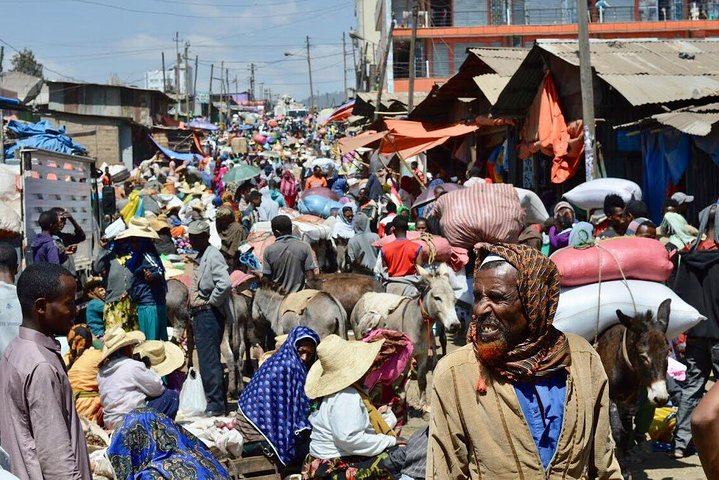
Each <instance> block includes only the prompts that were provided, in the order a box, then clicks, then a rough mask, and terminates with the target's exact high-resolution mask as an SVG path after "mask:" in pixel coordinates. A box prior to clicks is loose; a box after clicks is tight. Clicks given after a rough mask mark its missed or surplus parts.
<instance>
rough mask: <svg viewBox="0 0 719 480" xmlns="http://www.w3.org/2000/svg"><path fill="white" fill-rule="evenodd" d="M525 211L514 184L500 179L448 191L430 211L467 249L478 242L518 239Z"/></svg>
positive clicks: (454, 240)
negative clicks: (501, 181) (499, 180)
mask: <svg viewBox="0 0 719 480" xmlns="http://www.w3.org/2000/svg"><path fill="white" fill-rule="evenodd" d="M524 215H525V214H524V210H523V209H522V206H521V205H520V203H519V197H518V196H517V192H516V191H515V190H514V187H513V186H512V185H509V184H496V183H495V184H478V185H474V186H472V188H464V189H461V190H455V191H453V192H449V193H446V194H444V195H442V196H441V197H440V198H439V199H438V200H437V202H436V206H435V208H434V210H433V211H432V213H431V214H430V216H432V217H435V218H439V224H440V227H441V228H442V232H443V233H444V236H445V238H446V239H447V240H449V243H450V245H452V246H453V247H462V248H467V249H470V248H472V247H474V245H475V244H476V243H477V242H491V243H497V242H504V243H517V240H518V238H519V234H520V232H521V231H522V230H523V229H524Z"/></svg>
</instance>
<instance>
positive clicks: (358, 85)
mask: <svg viewBox="0 0 719 480" xmlns="http://www.w3.org/2000/svg"><path fill="white" fill-rule="evenodd" d="M355 43H356V40H355V39H352V65H353V66H354V69H355V95H356V94H357V92H359V91H360V79H359V78H360V77H359V69H358V68H357V54H356V53H355V50H356V49H357V48H356V47H357V46H356V45H355Z"/></svg>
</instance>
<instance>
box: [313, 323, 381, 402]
mask: <svg viewBox="0 0 719 480" xmlns="http://www.w3.org/2000/svg"><path fill="white" fill-rule="evenodd" d="M383 343H384V340H381V341H378V342H372V343H364V342H349V341H347V340H344V339H343V338H341V337H338V336H337V335H329V336H327V337H326V338H325V339H324V340H322V341H321V342H320V344H319V345H318V346H317V358H318V360H317V361H316V362H315V364H314V365H312V368H310V371H309V373H308V374H307V381H306V382H305V394H306V395H307V397H309V398H310V399H315V398H320V397H326V396H328V395H332V394H333V393H337V392H339V391H340V390H343V389H345V388H347V387H349V386H350V385H352V384H353V383H355V382H357V381H358V380H359V379H360V378H362V376H363V375H364V374H366V373H367V372H368V371H369V369H370V367H371V366H372V363H374V360H375V358H377V354H379V351H380V349H381V348H382V344H383Z"/></svg>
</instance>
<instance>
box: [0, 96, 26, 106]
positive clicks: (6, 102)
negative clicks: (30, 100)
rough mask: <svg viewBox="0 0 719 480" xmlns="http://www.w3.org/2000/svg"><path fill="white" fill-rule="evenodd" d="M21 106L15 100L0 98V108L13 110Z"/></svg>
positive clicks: (20, 103) (18, 101)
mask: <svg viewBox="0 0 719 480" xmlns="http://www.w3.org/2000/svg"><path fill="white" fill-rule="evenodd" d="M21 106H22V102H21V101H20V100H18V99H17V98H10V97H2V96H0V108H8V109H14V108H18V107H21Z"/></svg>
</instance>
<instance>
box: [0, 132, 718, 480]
mask: <svg viewBox="0 0 719 480" xmlns="http://www.w3.org/2000/svg"><path fill="white" fill-rule="evenodd" d="M341 134H342V132H340V131H338V128H337V127H335V126H330V127H320V126H315V125H312V124H311V123H310V122H297V121H293V120H291V119H284V120H280V121H277V120H267V121H265V120H261V119H260V121H259V122H258V123H257V124H255V125H251V126H250V125H246V124H245V123H244V122H242V119H236V120H235V121H234V122H232V123H231V125H230V126H228V128H227V129H224V130H217V131H214V132H210V133H208V134H207V135H206V143H205V145H204V148H205V151H206V155H204V156H198V158H196V159H195V160H191V161H185V162H181V161H178V160H174V159H172V158H167V157H165V156H164V155H162V154H160V153H158V154H157V155H156V156H155V157H154V158H152V159H149V160H147V161H145V162H143V163H142V164H141V165H139V166H138V167H137V168H136V169H134V170H133V171H132V172H124V173H123V174H120V173H118V172H116V173H111V170H110V169H109V168H107V169H105V170H104V171H103V172H101V175H100V176H99V178H98V183H99V186H100V191H101V193H102V195H103V201H102V202H101V205H102V210H103V211H102V214H101V216H102V235H101V238H100V239H99V245H98V246H97V248H96V251H95V252H93V253H94V255H93V257H94V258H93V259H92V262H91V267H90V269H91V271H92V274H93V275H92V276H90V277H86V276H84V275H80V271H79V270H78V266H77V264H76V263H77V262H76V259H77V257H78V245H79V244H82V243H83V242H85V241H86V239H87V238H88V237H90V235H89V232H84V231H83V229H82V227H81V226H80V225H79V224H78V222H77V221H76V220H75V219H74V218H73V215H72V212H69V211H67V210H65V209H63V208H53V209H50V210H48V211H45V212H42V213H41V214H40V215H39V217H38V218H37V223H38V225H39V228H40V233H39V234H37V235H36V236H35V237H34V239H32V241H31V242H30V245H29V248H28V249H27V251H28V256H27V258H26V263H27V266H26V267H25V268H24V269H23V270H22V272H21V273H20V274H19V276H18V269H19V266H20V265H19V263H20V262H19V258H18V255H17V252H16V250H15V249H14V248H12V247H10V246H9V245H7V244H3V243H0V297H1V298H2V299H3V300H5V301H4V302H0V303H2V304H3V305H5V306H4V307H3V308H5V314H4V316H3V319H2V321H1V322H0V354H1V355H2V359H1V360H0V410H2V412H3V415H1V416H0V446H2V450H3V458H2V459H0V460H1V463H0V465H1V466H2V468H3V469H4V472H0V478H6V477H7V478H13V477H11V476H9V475H10V474H12V475H14V476H15V477H18V478H21V479H40V478H48V479H64V478H68V479H89V478H92V475H93V470H94V468H95V465H94V463H95V460H94V458H93V462H92V465H91V461H90V453H89V452H90V448H89V447H88V443H87V432H88V427H87V424H88V423H93V424H96V425H97V426H98V427H102V428H103V429H104V430H105V431H108V432H112V436H111V437H110V438H111V440H110V442H109V445H108V446H107V449H106V452H105V454H104V457H105V458H106V459H108V460H109V462H110V464H111V465H112V469H113V471H114V475H115V476H116V478H121V479H126V478H128V479H129V478H168V479H175V478H176V479H180V478H182V479H185V478H231V477H230V473H229V471H228V470H227V468H226V467H227V465H226V464H223V463H221V462H220V461H219V460H218V459H217V458H216V457H215V455H214V453H213V452H211V450H210V448H208V447H207V446H206V445H204V444H203V442H202V441H201V440H200V439H198V438H196V436H195V435H193V434H192V433H190V432H189V431H188V430H187V429H186V428H184V427H183V423H182V416H183V396H184V395H185V392H186V391H189V388H186V387H187V386H188V385H189V384H190V383H191V382H192V378H193V377H192V375H196V374H197V373H199V378H201V386H202V388H201V392H202V393H203V394H204V395H201V396H202V397H203V398H202V400H203V402H204V403H203V406H204V405H206V406H205V407H204V411H203V412H195V413H196V414H201V415H205V416H207V417H212V418H215V417H223V418H226V417H231V418H232V420H231V422H230V423H229V428H231V429H234V430H237V431H238V432H239V433H240V434H241V436H242V440H243V441H242V447H241V449H242V456H243V457H250V456H264V457H266V458H267V459H268V460H270V461H271V462H272V463H273V464H274V465H276V467H277V469H278V471H279V472H282V473H283V474H292V473H294V474H299V475H301V476H302V478H307V479H310V478H328V479H402V480H411V479H424V478H438V479H439V478H441V479H450V478H457V479H460V478H483V477H486V478H530V477H531V478H535V477H536V478H539V477H540V476H542V475H544V476H546V477H547V478H549V477H554V476H555V475H556V476H557V477H560V476H561V477H562V478H598V479H619V478H622V473H621V467H620V462H619V461H618V460H617V455H616V454H615V442H614V441H613V437H612V428H611V425H610V423H611V422H610V400H609V386H608V378H607V374H606V373H605V371H604V368H603V366H602V362H601V360H600V358H599V355H598V353H597V352H596V351H595V349H594V348H593V347H592V346H591V344H590V343H589V342H588V341H586V340H585V339H583V338H581V337H579V336H577V335H573V334H569V333H563V332H562V331H560V330H558V329H557V328H555V327H554V326H553V321H554V316H555V313H556V311H557V306H558V302H559V294H560V274H559V271H558V269H557V267H556V265H555V264H554V263H553V262H552V261H551V260H550V259H549V255H550V254H552V253H554V252H555V251H558V250H560V249H562V248H565V247H573V246H580V245H586V244H588V243H590V242H591V241H593V240H594V239H601V240H603V239H609V238H613V237H640V238H651V239H654V240H655V241H657V242H661V244H662V245H663V246H664V248H665V249H666V250H667V252H671V253H672V254H673V255H674V257H673V258H680V254H682V253H693V254H695V256H693V257H692V256H686V257H681V258H686V260H687V262H689V267H688V268H689V270H688V273H687V271H684V272H683V273H681V275H683V276H682V277H681V278H682V279H683V281H682V283H683V287H685V289H684V290H685V291H682V292H681V294H682V298H684V300H686V301H687V302H688V303H690V304H692V305H693V306H695V307H697V308H701V311H702V313H703V314H704V315H706V316H707V317H709V320H707V321H704V322H701V323H700V324H699V325H697V326H695V327H693V328H691V329H690V330H689V331H688V332H685V333H683V334H682V335H681V336H679V337H678V338H675V339H671V343H670V344H668V345H667V349H669V345H671V347H672V356H673V358H674V359H675V360H677V361H678V362H681V363H682V364H683V365H685V367H686V375H685V379H684V380H682V381H678V380H673V379H670V380H668V381H667V384H668V385H669V386H670V388H669V390H670V392H669V394H670V396H671V399H672V400H671V401H672V402H673V404H674V406H676V407H678V410H677V413H676V428H675V429H674V433H673V438H672V439H670V441H671V452H670V453H671V454H672V455H673V456H675V457H678V458H683V457H685V456H689V455H692V454H694V452H695V449H698V450H699V453H700V454H701V458H702V461H703V462H704V466H705V469H706V471H707V472H717V471H719V470H716V469H717V468H718V467H717V465H715V464H717V463H719V462H717V458H716V454H715V453H714V450H715V449H716V448H715V443H714V441H713V439H714V438H716V434H717V433H719V418H718V417H719V391H716V389H713V390H712V391H711V393H710V394H709V395H708V396H707V397H706V399H705V400H704V401H703V402H702V403H701V404H700V405H699V407H697V404H698V403H699V401H700V400H701V398H702V397H703V395H704V392H705V388H706V384H707V381H708V380H709V377H710V375H711V373H712V372H714V374H715V375H716V374H717V373H719V363H718V362H717V356H716V355H714V353H715V350H716V349H717V348H719V347H718V346H717V345H718V344H719V324H718V323H717V321H718V320H719V318H715V315H716V314H715V310H714V307H715V306H717V305H719V293H717V292H719V290H717V289H716V288H715V286H714V283H713V282H714V281H715V280H714V279H715V278H717V277H716V275H717V271H716V268H717V267H716V265H719V263H717V262H716V260H717V259H719V257H716V256H717V255H719V232H717V231H716V229H715V225H716V222H717V220H719V212H717V205H716V204H713V205H710V206H707V207H706V208H704V209H701V210H700V213H699V215H698V218H693V219H690V218H688V216H687V215H688V211H689V207H690V206H691V205H692V202H693V200H694V199H693V197H692V196H690V195H687V194H685V193H682V192H676V193H674V194H673V195H671V196H670V197H669V198H667V200H666V203H665V205H664V209H663V212H662V221H661V222H659V223H654V222H652V221H651V220H649V217H650V214H649V211H648V209H647V207H646V205H644V203H642V202H641V201H640V200H636V199H629V200H627V199H625V198H623V197H622V196H621V195H618V194H615V193H611V192H608V194H607V195H606V197H605V198H604V201H603V208H601V209H598V210H597V211H595V212H592V214H591V215H589V216H587V215H586V212H578V211H575V207H574V206H573V205H572V203H570V202H568V201H565V200H562V199H559V201H556V202H555V203H554V205H553V210H552V211H551V215H550V218H549V219H548V220H547V221H546V222H543V223H531V224H526V225H522V228H521V233H520V235H519V236H518V241H517V242H514V243H507V242H495V243H488V242H480V243H478V244H477V245H476V246H475V247H474V249H464V250H463V251H460V250H452V253H451V254H450V253H447V255H448V256H447V258H448V259H449V258H452V259H454V260H455V261H456V262H458V264H457V265H455V266H457V267H458V268H457V269H456V270H454V273H452V275H453V277H452V278H455V276H457V277H463V278H464V282H465V284H466V282H467V279H470V280H471V285H472V289H471V290H470V292H469V295H470V300H469V302H468V303H466V304H464V305H461V304H460V303H458V304H457V306H456V308H457V309H458V310H461V309H463V310H464V311H463V312H461V313H463V315H460V316H461V317H462V318H463V319H464V320H465V322H464V327H465V328H464V330H463V332H462V333H461V334H460V335H459V337H464V335H465V333H466V345H465V346H463V347H461V348H458V349H457V350H455V351H453V352H451V353H449V354H447V355H446V356H445V357H444V358H443V359H441V361H439V363H438V364H437V365H436V367H435V370H434V381H433V385H432V394H431V413H430V414H429V425H428V426H427V427H426V428H422V429H419V430H418V431H416V432H414V433H413V434H412V435H410V436H404V435H403V433H402V431H403V427H404V426H405V424H406V423H407V421H408V405H407V400H406V389H407V384H408V382H409V378H410V371H411V369H412V353H413V349H414V348H416V346H415V345H413V343H412V341H411V340H410V339H409V338H408V337H407V335H406V334H404V333H403V332H398V331H393V330H389V329H386V328H383V327H382V325H378V326H377V327H376V328H374V329H373V330H372V331H371V332H370V333H369V334H368V335H367V336H365V338H363V339H361V340H360V339H355V340H354V341H353V340H347V339H345V338H342V337H341V336H338V335H329V336H326V337H324V338H320V336H319V335H318V333H317V332H315V331H314V330H313V329H312V328H309V327H308V326H296V327H294V328H291V329H289V331H286V332H272V333H270V334H268V335H267V336H266V337H267V338H269V339H270V340H271V342H269V343H270V344H269V346H268V345H266V344H265V345H262V346H257V345H250V346H251V347H254V348H252V349H251V351H252V360H253V361H252V362H250V363H251V367H252V368H253V369H254V372H253V374H252V376H251V378H250V381H249V383H248V384H247V385H246V386H245V388H244V390H243V392H242V393H241V395H240V396H239V398H238V399H232V400H230V401H231V402H232V403H235V402H236V405H235V404H232V405H228V395H227V385H226V379H225V377H226V374H225V369H224V365H223V357H222V352H221V342H222V339H223V336H224V334H225V331H226V330H227V329H229V328H231V322H232V321H233V318H232V315H233V313H232V311H231V308H230V307H229V305H230V303H231V301H230V300H231V298H232V296H233V295H241V294H242V292H243V291H252V290H253V289H256V288H258V287H259V286H260V285H262V284H265V285H268V284H269V285H272V288H274V289H276V290H277V291H280V292H282V293H283V294H287V293H291V292H299V291H303V290H305V289H306V288H307V286H308V284H310V283H312V281H313V280H314V279H315V277H316V276H317V275H318V274H319V273H320V272H340V271H342V272H354V273H358V274H362V275H367V276H372V277H374V278H376V279H377V280H378V281H379V283H381V285H382V286H383V289H384V290H385V291H386V292H389V293H395V294H398V295H403V296H409V297H416V296H418V295H420V293H421V292H420V287H418V278H419V276H420V275H419V271H418V267H428V266H431V264H433V263H435V260H436V257H437V256H438V255H440V253H441V252H439V251H435V250H436V249H435V248H426V246H427V244H428V242H429V243H430V244H431V245H440V242H439V240H432V238H435V239H438V238H443V235H445V234H447V233H448V232H444V231H443V229H442V224H441V222H440V221H439V219H438V214H437V213H438V210H439V208H440V207H441V205H442V203H441V202H440V199H441V198H442V197H444V196H445V195H448V196H447V198H450V195H449V194H450V193H451V192H453V191H454V190H456V189H460V188H464V189H467V188H473V187H472V185H474V184H487V183H492V182H493V180H492V179H489V178H485V177H484V176H483V172H482V171H480V170H478V169H469V170H468V171H465V172H457V173H456V174H454V175H450V174H449V173H448V172H447V171H445V170H444V169H442V168H435V167H430V168H428V167H427V166H426V165H424V164H423V162H420V161H415V162H411V163H409V164H406V163H402V164H397V163H396V161H395V164H394V165H393V166H391V165H390V164H389V163H388V160H387V159H385V158H383V157H382V156H379V155H377V154H372V153H366V154H364V155H361V154H358V153H350V154H345V155H342V154H340V153H339V152H338V151H337V149H336V141H337V139H338V138H339V137H340V136H341ZM123 175H124V176H125V178H122V176H123ZM310 217H311V218H312V220H311V222H314V223H312V225H313V226H314V225H321V228H320V227H316V228H315V227H313V229H312V230H311V231H312V232H314V231H321V232H324V233H322V235H321V236H322V238H319V239H316V238H311V236H308V235H306V234H305V233H303V232H304V230H303V231H300V226H301V225H303V224H307V222H308V221H310V220H308V218H310ZM580 217H582V219H581V221H580ZM692 223H693V224H695V225H696V227H695V226H692ZM322 242H324V243H322ZM422 242H425V243H424V244H422ZM472 243H475V242H472ZM318 245H321V246H319V247H318ZM423 245H424V247H423ZM448 248H449V247H448ZM437 250H438V249H437ZM468 250H469V251H468ZM457 252H459V254H458V255H459V257H460V259H459V260H457V255H455V253H457ZM697 254H698V255H697ZM448 262H450V260H448ZM676 269H677V271H676V272H675V275H679V274H680V269H681V267H680V266H679V265H677V266H676ZM457 272H460V273H457ZM674 278H675V277H673V278H672V279H670V280H669V281H668V283H669V284H670V285H671V286H672V287H673V288H674V286H675V285H674V284H673V283H672V282H673V280H674ZM171 279H174V280H171ZM170 281H178V282H177V284H175V285H172V284H170V283H169V282H170ZM178 285H181V287H179V288H180V290H181V291H183V292H184V295H185V297H183V298H184V299H185V300H182V301H180V303H183V302H184V303H183V305H182V306H183V307H186V308H187V310H188V314H189V322H188V324H187V325H176V324H173V322H172V321H171V320H170V319H171V318H172V317H173V315H174V313H173V309H174V308H175V306H176V305H175V304H173V302H177V299H176V298H174V297H173V295H175V294H176V293H173V292H175V289H176V288H177V287H178ZM687 286H690V288H686V287H687ZM677 288H678V289H679V290H681V286H680V287H677ZM183 289H184V290H183ZM79 307H82V308H79ZM78 312H80V313H78ZM417 321H421V319H417ZM178 327H182V328H178ZM184 327H187V328H184ZM173 331H179V332H180V333H178V334H177V335H173V334H172V332H173ZM168 332H170V333H169V334H168ZM434 334H436V335H437V336H444V335H445V332H443V331H442V329H441V328H436V331H434V332H433V335H434ZM275 335H276V338H275ZM56 338H59V339H62V340H63V346H62V347H61V344H60V343H58V341H57V340H56ZM264 340H266V339H263V341H264ZM190 344H192V346H194V349H196V357H197V360H196V362H194V359H193V358H192V357H190V359H189V360H190V362H189V363H193V365H190V364H188V359H187V351H188V349H189V348H190ZM420 348H427V347H426V345H424V346H422V347H420ZM194 364H196V365H197V367H198V368H195V367H194ZM190 372H193V373H190ZM195 372H196V373H195ZM638 409H639V410H640V411H642V412H644V413H647V414H648V415H649V416H650V418H651V416H652V415H654V413H653V407H651V406H648V405H647V404H646V402H643V403H642V404H641V405H638ZM695 410H696V412H695ZM693 412H695V415H694V424H693V427H694V431H695V433H696V435H695V437H694V439H693V440H692V413H693ZM632 438H633V440H634V441H636V442H637V443H640V444H641V443H642V442H644V441H645V440H646V438H647V428H646V426H641V425H640V424H639V422H637V423H636V426H635V431H633V432H632ZM622 466H623V464H622ZM3 475H5V476H3Z"/></svg>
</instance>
